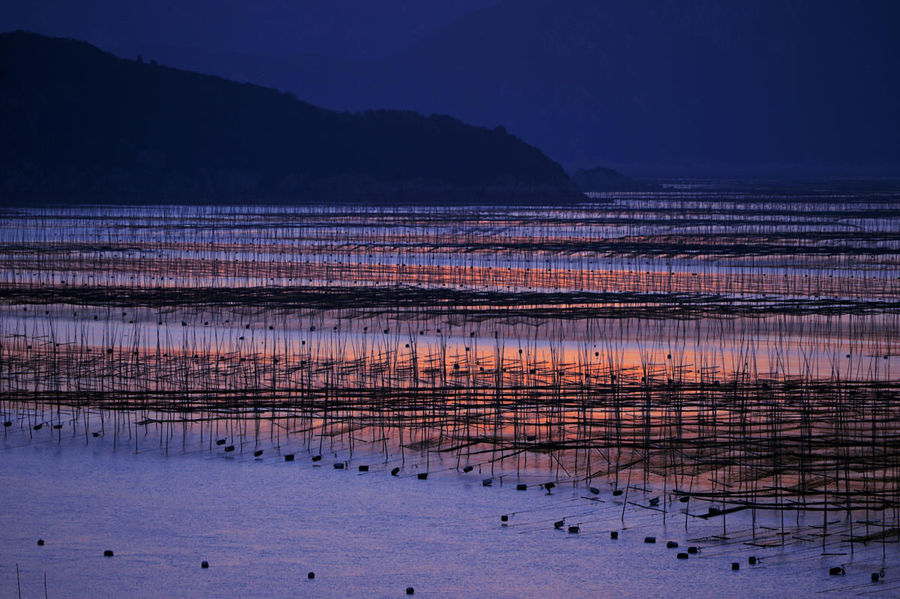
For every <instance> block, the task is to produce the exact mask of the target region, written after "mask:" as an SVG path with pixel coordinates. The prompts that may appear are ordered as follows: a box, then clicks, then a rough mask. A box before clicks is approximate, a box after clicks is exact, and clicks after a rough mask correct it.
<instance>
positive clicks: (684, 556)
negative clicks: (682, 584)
mask: <svg viewBox="0 0 900 599" xmlns="http://www.w3.org/2000/svg"><path fill="white" fill-rule="evenodd" d="M675 557H677V558H678V559H687V558H689V557H690V556H689V555H688V554H687V553H685V552H684V551H682V552H681V553H679V554H678V555H676V556H675Z"/></svg>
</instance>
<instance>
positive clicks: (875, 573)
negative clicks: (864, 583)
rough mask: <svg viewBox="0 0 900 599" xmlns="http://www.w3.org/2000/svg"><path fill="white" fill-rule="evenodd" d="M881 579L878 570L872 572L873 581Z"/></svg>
mask: <svg viewBox="0 0 900 599" xmlns="http://www.w3.org/2000/svg"><path fill="white" fill-rule="evenodd" d="M880 579H881V576H880V575H879V574H878V572H872V582H878V581H879V580H880Z"/></svg>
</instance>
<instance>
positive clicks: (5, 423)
mask: <svg viewBox="0 0 900 599" xmlns="http://www.w3.org/2000/svg"><path fill="white" fill-rule="evenodd" d="M3 426H12V421H11V420H7V421H6V422H4V423H3Z"/></svg>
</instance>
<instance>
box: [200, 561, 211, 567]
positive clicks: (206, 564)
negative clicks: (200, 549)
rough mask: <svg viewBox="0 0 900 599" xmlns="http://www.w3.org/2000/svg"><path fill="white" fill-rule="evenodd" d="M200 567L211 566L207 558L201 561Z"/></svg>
mask: <svg viewBox="0 0 900 599" xmlns="http://www.w3.org/2000/svg"><path fill="white" fill-rule="evenodd" d="M200 567H201V568H203V569H206V568H209V562H208V561H206V560H203V561H202V562H200Z"/></svg>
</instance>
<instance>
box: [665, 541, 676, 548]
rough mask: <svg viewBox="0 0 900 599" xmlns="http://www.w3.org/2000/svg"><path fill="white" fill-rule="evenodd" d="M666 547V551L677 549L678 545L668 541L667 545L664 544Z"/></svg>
mask: <svg viewBox="0 0 900 599" xmlns="http://www.w3.org/2000/svg"><path fill="white" fill-rule="evenodd" d="M666 547H667V548H668V549H678V543H676V542H675V541H669V542H668V543H666Z"/></svg>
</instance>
